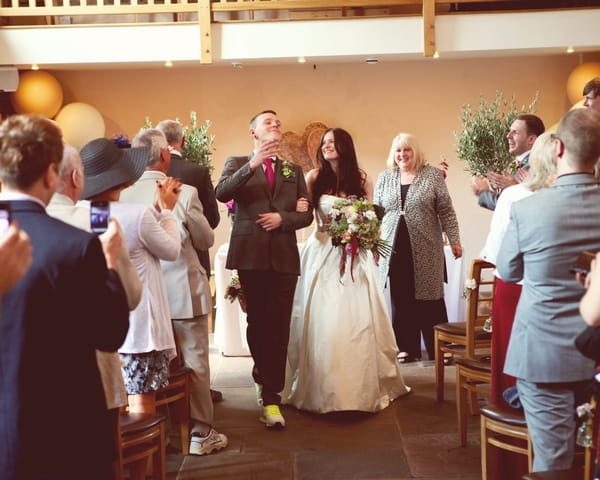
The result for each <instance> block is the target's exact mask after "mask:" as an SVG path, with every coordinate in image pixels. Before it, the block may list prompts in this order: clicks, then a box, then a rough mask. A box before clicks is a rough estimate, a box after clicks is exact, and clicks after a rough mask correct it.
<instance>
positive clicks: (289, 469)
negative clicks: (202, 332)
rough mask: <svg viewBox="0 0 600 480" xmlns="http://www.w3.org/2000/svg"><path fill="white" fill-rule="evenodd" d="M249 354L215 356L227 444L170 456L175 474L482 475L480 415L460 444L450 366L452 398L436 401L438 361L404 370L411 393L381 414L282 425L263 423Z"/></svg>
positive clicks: (269, 479)
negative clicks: (276, 428)
mask: <svg viewBox="0 0 600 480" xmlns="http://www.w3.org/2000/svg"><path fill="white" fill-rule="evenodd" d="M251 364H252V362H251V359H250V358H247V357H222V356H221V355H219V354H216V353H214V354H212V355H211V368H212V374H213V378H214V380H213V387H214V388H215V389H217V390H220V391H221V392H223V396H224V400H223V401H222V402H221V403H218V404H217V405H216V406H215V416H216V426H217V429H218V430H219V431H221V432H223V433H225V434H226V435H227V436H228V437H229V447H228V448H227V449H226V450H224V451H221V452H218V453H216V454H212V455H209V456H206V457H194V456H186V457H184V456H182V455H181V454H171V455H169V458H168V460H169V467H168V469H169V476H168V478H169V479H170V480H196V479H206V480H225V479H228V480H337V479H339V480H350V479H373V480H383V479H387V480H404V479H429V480H452V479H459V478H460V479H461V480H479V479H480V478H481V475H480V471H481V467H480V453H479V428H478V425H479V424H478V418H477V417H473V418H471V419H470V425H469V441H468V446H467V447H466V448H461V447H460V446H459V445H458V435H457V430H456V411H455V403H454V368H453V367H446V379H447V382H446V401H445V402H443V403H437V402H436V401H435V379H434V371H433V362H418V363H414V364H410V365H409V366H406V367H405V368H404V370H403V371H404V379H405V382H406V384H407V385H409V386H411V387H412V389H413V391H412V393H410V394H409V395H407V396H405V397H402V398H400V399H398V400H397V401H395V402H394V403H392V405H391V406H390V407H388V408H387V409H385V410H384V411H382V412H380V413H378V414H362V413H337V414H328V415H313V414H309V413H305V412H300V411H298V410H296V409H294V408H292V407H283V409H282V411H283V414H284V416H285V418H286V421H287V423H288V427H287V428H286V429H285V430H283V431H269V430H266V429H265V428H264V427H263V426H262V425H261V424H260V423H259V422H258V415H259V410H258V407H257V406H256V397H255V393H254V386H253V383H252V378H251V376H250V369H251Z"/></svg>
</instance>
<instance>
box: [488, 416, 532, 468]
mask: <svg viewBox="0 0 600 480" xmlns="http://www.w3.org/2000/svg"><path fill="white" fill-rule="evenodd" d="M480 412H481V478H482V480H487V463H488V461H487V459H488V455H487V452H488V445H493V446H494V447H497V448H500V449H502V450H508V451H510V452H515V453H520V454H521V455H526V456H527V463H528V467H529V471H531V470H532V466H533V449H532V445H531V439H530V438H529V431H528V430H527V423H526V422H525V416H524V415H523V414H522V413H518V412H517V411H516V410H515V411H514V412H512V411H507V410H503V409H500V408H498V407H496V406H494V405H490V406H487V407H482V408H481V410H480ZM508 438H510V439H518V440H520V441H521V443H522V445H517V444H516V443H517V442H514V441H513V442H511V441H507V439H508Z"/></svg>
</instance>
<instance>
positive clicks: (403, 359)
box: [397, 352, 420, 363]
mask: <svg viewBox="0 0 600 480" xmlns="http://www.w3.org/2000/svg"><path fill="white" fill-rule="evenodd" d="M397 358H398V362H400V363H412V362H416V361H417V360H420V358H417V357H413V356H412V355H410V354H409V353H408V352H400V353H399V354H398V357H397Z"/></svg>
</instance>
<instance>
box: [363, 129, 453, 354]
mask: <svg viewBox="0 0 600 480" xmlns="http://www.w3.org/2000/svg"><path fill="white" fill-rule="evenodd" d="M387 167H388V169H387V170H386V171H384V172H382V173H381V174H380V175H379V178H378V180H377V184H376V186H375V195H374V203H376V204H377V205H380V206H381V207H383V208H384V210H385V215H384V217H383V221H382V226H381V236H382V238H383V239H384V240H386V241H388V242H389V243H390V244H392V245H393V246H394V252H393V254H392V255H391V256H390V257H389V258H382V259H381V260H380V277H381V280H382V285H385V284H386V282H387V280H388V277H389V282H390V294H391V299H392V322H393V327H394V333H395V335H396V342H397V343H398V348H399V350H400V352H401V353H400V357H399V358H400V360H401V361H404V362H409V361H414V360H417V359H420V358H421V338H420V337H421V333H422V334H423V339H424V341H425V346H426V348H427V353H428V355H429V359H433V358H434V345H433V343H434V342H433V325H435V324H437V323H442V322H447V321H448V316H447V313H446V306H445V304H444V285H443V282H444V276H445V261H444V245H443V240H442V232H445V233H446V235H447V236H448V240H449V242H450V245H451V248H452V253H453V254H454V256H455V258H459V257H461V256H462V248H461V246H460V236H459V231H458V222H457V220H456V213H455V212H454V208H453V207H452V200H451V199H450V194H449V193H448V188H447V187H446V182H445V181H444V176H443V174H442V172H441V171H440V170H439V169H438V168H435V167H431V166H429V165H426V164H425V158H424V156H423V153H422V151H421V150H420V148H419V146H418V144H417V141H416V139H415V137H414V136H413V135H411V134H408V133H400V134H398V135H397V136H396V137H395V138H394V140H393V141H392V146H391V148H390V153H389V157H388V160H387Z"/></svg>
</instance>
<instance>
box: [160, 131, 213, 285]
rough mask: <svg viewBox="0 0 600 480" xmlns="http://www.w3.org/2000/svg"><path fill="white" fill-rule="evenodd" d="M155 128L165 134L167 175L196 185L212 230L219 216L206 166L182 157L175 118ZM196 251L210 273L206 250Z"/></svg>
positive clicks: (181, 132) (181, 143) (182, 139)
mask: <svg viewBox="0 0 600 480" xmlns="http://www.w3.org/2000/svg"><path fill="white" fill-rule="evenodd" d="M156 128H157V129H159V130H160V131H161V132H162V133H163V134H164V135H165V138H166V139H167V143H168V144H169V151H170V152H171V165H170V167H169V171H168V172H167V176H169V177H174V178H179V179H180V180H181V181H182V182H183V183H185V184H186V185H191V186H192V187H196V190H198V197H199V198H200V203H202V208H203V209H204V216H205V217H206V220H208V224H209V225H210V228H212V229H213V230H214V229H215V228H217V226H218V225H219V221H220V220H221V217H220V215H219V207H218V205H217V198H216V197H215V190H214V188H213V185H212V182H211V180H210V172H209V170H208V167H206V166H204V165H199V164H197V163H194V162H190V161H189V160H186V159H185V158H183V156H182V154H181V150H182V149H183V147H184V145H185V136H184V135H183V127H182V126H181V123H179V122H177V121H175V120H163V121H161V122H159V124H158V125H157V126H156ZM197 252H198V258H200V263H201V264H202V266H203V267H204V269H205V270H206V272H207V273H208V274H209V275H210V257H209V255H208V250H197Z"/></svg>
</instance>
